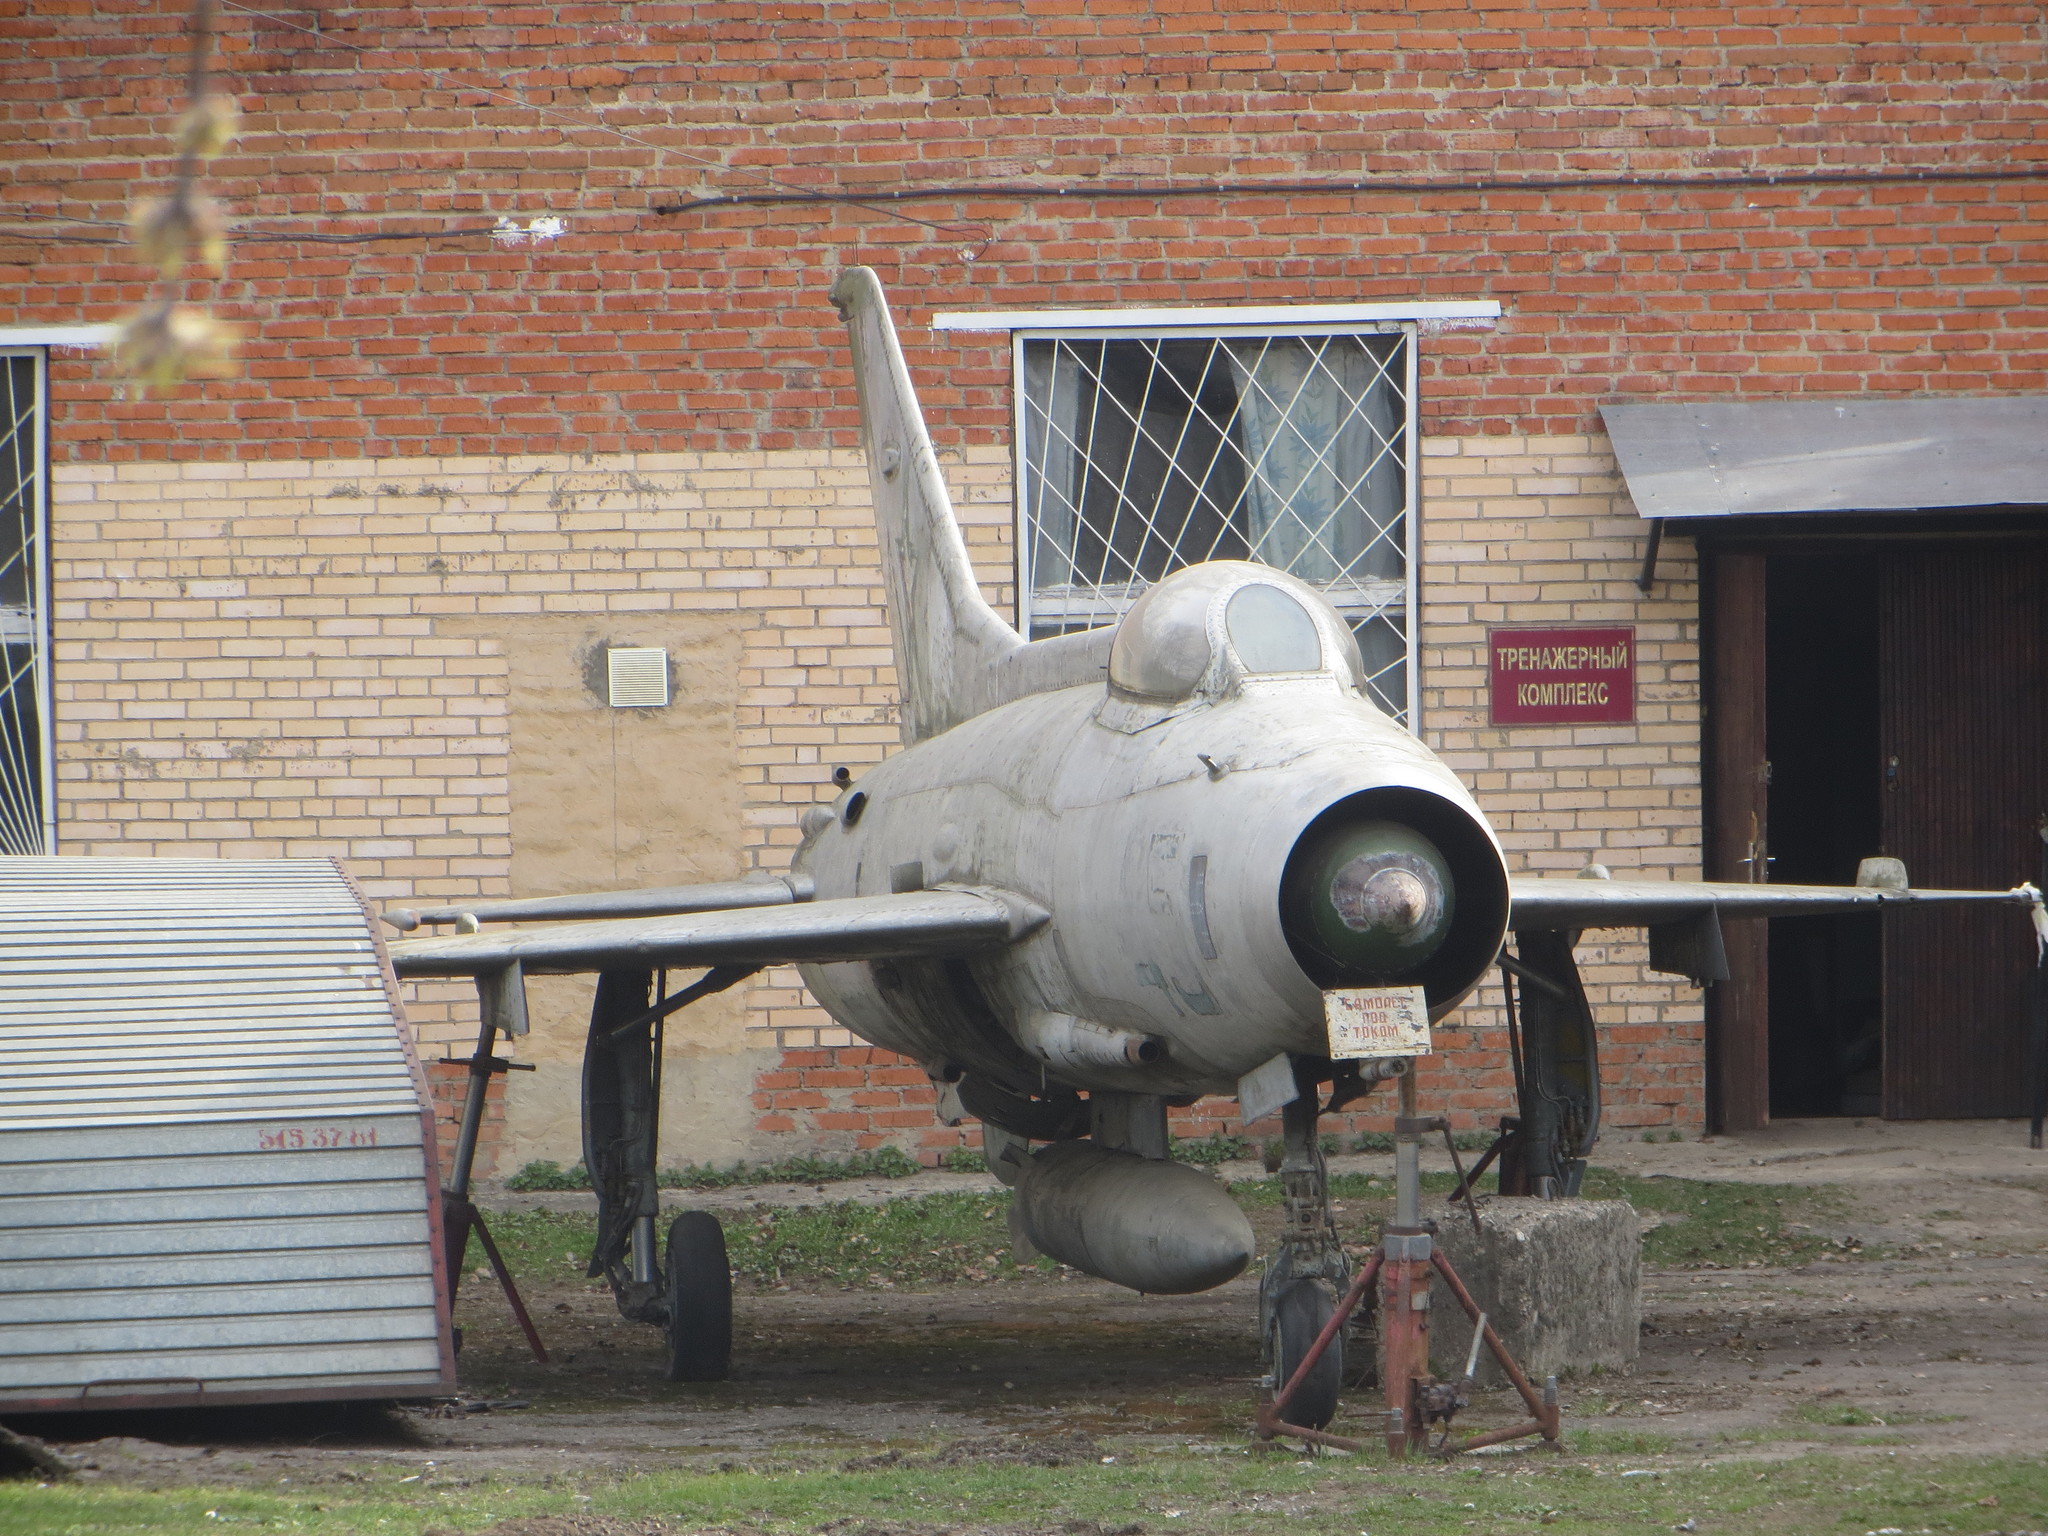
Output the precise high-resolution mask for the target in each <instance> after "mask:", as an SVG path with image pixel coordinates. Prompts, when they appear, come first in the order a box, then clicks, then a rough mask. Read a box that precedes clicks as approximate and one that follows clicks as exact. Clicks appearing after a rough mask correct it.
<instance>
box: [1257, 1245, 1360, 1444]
mask: <svg viewBox="0 0 2048 1536" xmlns="http://www.w3.org/2000/svg"><path fill="white" fill-rule="evenodd" d="M1336 1310H1337V1298H1336V1296H1335V1295H1334V1294H1333V1293H1332V1292H1331V1290H1330V1287H1329V1286H1328V1285H1326V1284H1325V1283H1324V1282H1323V1281H1321V1280H1308V1279H1302V1280H1297V1281H1295V1282H1294V1283H1293V1284H1292V1285H1290V1286H1288V1287H1287V1289H1286V1290H1284V1291H1282V1292H1281V1293H1280V1300H1279V1302H1278V1304H1277V1305H1276V1306H1275V1307H1274V1308H1273V1331H1274V1334H1275V1338H1274V1341H1273V1390H1274V1392H1275V1393H1276V1394H1277V1393H1278V1392H1279V1390H1280V1388H1281V1387H1283V1386H1285V1385H1286V1384H1287V1379H1288V1377H1290V1376H1292V1375H1293V1374H1294V1368H1295V1366H1296V1365H1298V1364H1299V1363H1300V1362H1301V1360H1302V1359H1303V1358H1304V1357H1305V1356H1306V1355H1307V1354H1308V1351H1309V1346H1310V1345H1312V1344H1314V1343H1315V1341H1316V1335H1317V1334H1319V1333H1321V1332H1322V1331H1323V1324H1325V1323H1327V1322H1328V1321H1329V1320H1330V1314H1331V1313H1333V1312H1335V1311H1336ZM1343 1384H1344V1335H1343V1333H1342V1332H1341V1331H1339V1333H1338V1335H1337V1337H1336V1338H1334V1339H1332V1340H1331V1341H1330V1347H1329V1348H1328V1349H1326V1350H1324V1351H1323V1357H1322V1358H1321V1359H1320V1360H1318V1361H1317V1362H1316V1364H1315V1369H1314V1370H1312V1371H1310V1372H1309V1373H1308V1376H1307V1377H1306V1378H1305V1379H1304V1380H1303V1381H1302V1384H1301V1385H1300V1386H1298V1387H1296V1388H1295V1389H1294V1396H1293V1397H1291V1398H1289V1399H1288V1400H1287V1405H1286V1407H1284V1408H1283V1409H1281V1411H1280V1416H1281V1418H1283V1419H1285V1420H1286V1421H1287V1422H1288V1423H1290V1424H1299V1425H1301V1426H1302V1427H1303V1428H1305V1429H1321V1428H1323V1427H1324V1426H1325V1425H1327V1424H1328V1423H1329V1422H1330V1420H1332V1419H1334V1418H1335V1417H1336V1416H1337V1395H1338V1393H1339V1391H1340V1390H1341V1389H1342V1387H1343Z"/></svg>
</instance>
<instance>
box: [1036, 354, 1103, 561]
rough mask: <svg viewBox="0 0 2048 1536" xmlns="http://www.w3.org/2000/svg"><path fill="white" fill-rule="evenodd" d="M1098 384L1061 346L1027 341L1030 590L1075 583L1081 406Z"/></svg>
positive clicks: (1079, 510)
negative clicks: (1031, 588)
mask: <svg viewBox="0 0 2048 1536" xmlns="http://www.w3.org/2000/svg"><path fill="white" fill-rule="evenodd" d="M1096 387H1097V385H1096V381H1095V379H1094V377H1093V376H1091V375H1090V374H1088V373H1087V372H1086V371H1084V370H1083V368H1082V367H1081V360H1080V359H1079V358H1078V357H1076V356H1075V355H1074V354H1073V352H1072V351H1071V350H1070V349H1069V348H1068V347H1067V345H1066V344H1065V343H1064V342H1058V341H1051V342H1026V343H1025V346H1024V401H1025V407H1024V408H1025V410H1026V411H1027V412H1029V420H1028V422H1027V427H1028V430H1027V431H1026V432H1025V434H1024V441H1025V446H1026V451H1027V461H1026V463H1025V466H1024V469H1025V474H1026V475H1027V477H1028V481H1027V484H1026V486H1025V493H1024V514H1025V518H1026V521H1027V522H1028V524H1029V528H1030V534H1031V540H1030V553H1029V560H1030V564H1029V566H1028V567H1027V573H1026V583H1027V586H1028V587H1034V588H1036V587H1064V586H1071V585H1072V584H1073V582H1074V579H1075V577H1074V552H1075V549H1076V547H1077V545H1078V544H1079V540H1080V531H1081V506H1080V501H1081V475H1080V469H1081V464H1082V452H1081V436H1082V433H1083V432H1084V431H1085V430H1086V428H1085V425H1084V423H1083V421H1082V409H1083V406H1084V405H1085V404H1086V403H1087V402H1088V401H1089V400H1090V399H1092V398H1093V395H1094V393H1095V390H1096Z"/></svg>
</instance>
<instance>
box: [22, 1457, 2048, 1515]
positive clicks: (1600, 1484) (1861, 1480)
mask: <svg viewBox="0 0 2048 1536" xmlns="http://www.w3.org/2000/svg"><path fill="white" fill-rule="evenodd" d="M843 1459H844V1452H843V1451H841V1452H839V1453H837V1454H836V1455H835V1456H834V1457H833V1458H832V1459H831V1460H830V1461H829V1462H825V1461H822V1460H820V1459H819V1458H816V1457H813V1458H811V1459H810V1460H809V1461H808V1462H806V1461H800V1460H796V1459H778V1460H775V1461H763V1462H762V1463H761V1464H760V1465H758V1466H751V1467H748V1468H744V1469H739V1470H723V1471H702V1472H699V1471H692V1470H689V1469H676V1468H669V1469H664V1470H661V1471H658V1472H653V1473H646V1474H638V1475H635V1474H630V1473H629V1474H624V1475H621V1474H619V1473H617V1472H614V1471H610V1470H604V1471H593V1472H587V1473H566V1474H565V1473H561V1472H555V1473H549V1474H545V1475H543V1474H539V1473H536V1474H533V1475H532V1476H531V1477H530V1478H528V1479H527V1480H524V1481H518V1480H514V1479H513V1478H511V1477H509V1476H506V1475H504V1474H494V1475H489V1476H485V1477H481V1478H448V1479H445V1480H444V1479H441V1478H439V1477H437V1476H434V1475H426V1476H420V1477H418V1479H417V1480H416V1481H413V1482H410V1483H400V1482H399V1481H398V1479H399V1477H401V1476H410V1475H413V1474H414V1473H417V1472H418V1470H419V1469H418V1467H417V1466H416V1465H415V1466H414V1467H411V1468H404V1467H396V1466H392V1465H390V1464H388V1463H386V1464H382V1465H376V1466H366V1467H364V1468H363V1469H362V1470H363V1479H362V1481H361V1482H360V1483H354V1484H346V1485H334V1484H323V1485H322V1486H318V1487H309V1488H296V1489H292V1490H290V1491H284V1490H276V1489H266V1490H262V1491H257V1490H254V1489H241V1488H227V1487H218V1488H205V1487H200V1488H181V1489H173V1490H168V1491H164V1492H146V1491H142V1490H137V1489H128V1488H120V1487H108V1486H106V1485H104V1484H100V1485H94V1484H58V1485H54V1486H51V1487H47V1488H39V1487H37V1486H36V1485H34V1484H33V1483H25V1482H14V1483H8V1484H0V1530H5V1531H7V1532H8V1533H9V1536H74V1533H82V1532H91V1533H97V1532H115V1531H138V1530H149V1531H152V1532H155V1533H160V1536H197V1533H200V1532H205V1533H208V1536H219V1532H220V1531H221V1529H222V1528H223V1527H240V1528H245V1529H269V1530H282V1531H305V1532H311V1533H314V1536H329V1533H336V1536H338V1533H355V1532H361V1533H365V1536H413V1533H416V1532H419V1531H421V1530H423V1529H425V1528H429V1527H438V1528H440V1529H443V1530H448V1531H463V1532H476V1531H481V1530H485V1529H487V1528H489V1527H490V1526H491V1525H493V1524H495V1523H497V1522H499V1521H503V1520H508V1519H516V1518H520V1517H534V1516H543V1515H555V1516H570V1515H575V1516H583V1517H586V1518H589V1517H596V1518H602V1519H609V1520H614V1521H622V1522H653V1521H659V1522H662V1524H659V1525H649V1526H648V1529H650V1530H672V1531H676V1532H691V1531H704V1530H746V1531H755V1532H776V1533H790V1536H796V1533H809V1532H814V1531H817V1530H819V1529H820V1528H821V1527H823V1528H827V1529H829V1528H831V1527H833V1526H834V1525H835V1524H836V1523H840V1522H844V1523H846V1527H847V1529H849V1530H857V1529H859V1528H860V1526H861V1525H864V1524H866V1523H868V1522H876V1523H878V1524H881V1525H886V1526H887V1527H889V1528H893V1529H896V1530H902V1531H937V1530H940V1529H944V1528H951V1529H955V1530H958V1529H960V1528H961V1527H963V1526H965V1527H967V1528H969V1529H977V1528H978V1529H987V1528H989V1527H1001V1528H1007V1529H1010V1530H1015V1531H1028V1532H1058V1531H1061V1530H1062V1529H1065V1530H1069V1531H1082V1530H1088V1529H1090V1528H1091V1527H1092V1528H1093V1529H1097V1530H1112V1531H1113V1530H1117V1529H1120V1528H1123V1527H1126V1526H1136V1527H1140V1528H1142V1529H1143V1530H1144V1531H1145V1532H1147V1533H1150V1536H1161V1533H1165V1532H1173V1533H1197V1536H1245V1533H1249V1536H1302V1533H1315V1536H1324V1533H1327V1536H1349V1533H1352V1532H1365V1531H1369V1532H1371V1533H1372V1536H1468V1533H1471V1532H1473V1531H1475V1530H1476V1531H1479V1532H1482V1533H1483V1532H1494V1531H1522V1530H1534V1529H1538V1528H1541V1529H1544V1530H1546V1531H1547V1532H1551V1533H1555V1536H1652V1533H1655V1536H1663V1533H1666V1532H1669V1531H1671V1530H1672V1529H1674V1528H1677V1529H1684V1528H1685V1526H1686V1522H1688V1521H1696V1522H1697V1526H1696V1528H1698V1529H1703V1530H1706V1531H1709V1532H1713V1531H1742V1532H1744V1533H1745V1536H1816V1533H1836V1532H1841V1533H1846V1536H1858V1533H1861V1532H1864V1531H1869V1530H1874V1529H1882V1528H1883V1527H1885V1526H1895V1527H1899V1528H1903V1529H1909V1530H1915V1531H1917V1530H1922V1529H1928V1528H1932V1529H1936V1530H1956V1531H1981V1530H1984V1529H1986V1528H1987V1527H1988V1526H1989V1525H1991V1524H1993V1523H1996V1524H1998V1525H2000V1526H2006V1527H2009V1526H2011V1525H2013V1524H2015V1523H2022V1524H2038V1523H2039V1522H2040V1521H2041V1520H2042V1519H2043V1518H2044V1517H2043V1515H2042V1513H2040V1512H2041V1511H2043V1510H2048V1463H2044V1462H2043V1460H2042V1459H2041V1458H2040V1457H2037V1456H2035V1457H2021V1456H2009V1457H2001V1458H1998V1459H1996V1460H1993V1459H1990V1458H1962V1457H1953V1458H1943V1459H1942V1460H1941V1461H1940V1462H1939V1463H1938V1464H1937V1465H1938V1468H1939V1471H1938V1473H1937V1474H1936V1476H1935V1477H1933V1478H1930V1476H1929V1472H1930V1466H1929V1464H1928V1463H1927V1462H1925V1461H1923V1460H1919V1459H1913V1460H1896V1459H1891V1458H1886V1457H1883V1456H1877V1457H1871V1456H1857V1457H1840V1456H1827V1455H1819V1454H1816V1455H1808V1456H1803V1457H1799V1458H1796V1459H1792V1460H1787V1461H1782V1462H1776V1463H1773V1464H1772V1465H1771V1466H1770V1468H1769V1470H1768V1473H1760V1472H1759V1470H1758V1468H1757V1465H1756V1464H1755V1463H1754V1462H1751V1461H1744V1460H1729V1461H1721V1462H1715V1463H1711V1464H1707V1465H1702V1464H1700V1463H1699V1462H1698V1461H1696V1460H1687V1459H1681V1458H1677V1457H1666V1456H1663V1455H1660V1454H1656V1453H1648V1454H1645V1453H1639V1452H1635V1451H1629V1450H1624V1451H1619V1452H1617V1453H1615V1454H1612V1455H1596V1456H1594V1457H1593V1458H1591V1459H1587V1458H1584V1457H1570V1458H1553V1457H1536V1456H1529V1457H1518V1458H1513V1459H1512V1462H1511V1463H1510V1462H1508V1461H1507V1460H1506V1459H1504V1460H1503V1462H1502V1463H1497V1464H1493V1465H1482V1464H1478V1463H1475V1462H1471V1461H1467V1462H1463V1463H1457V1464H1453V1465H1450V1466H1438V1465H1431V1464H1417V1463H1412V1462H1408V1463H1396V1462H1389V1461H1387V1460H1386V1459H1385V1457H1384V1455H1383V1454H1382V1453H1378V1452H1367V1453H1365V1454H1362V1455H1360V1456H1357V1457H1345V1458H1326V1459H1318V1460H1314V1461H1305V1460H1298V1459H1296V1458H1294V1457H1293V1456H1269V1457H1256V1456H1251V1455H1247V1454H1245V1453H1244V1452H1243V1450H1242V1448H1241V1447H1237V1446H1231V1447H1217V1448H1215V1452H1214V1453H1213V1454H1208V1455H1189V1454H1187V1453H1185V1452H1184V1451H1179V1450H1173V1451H1168V1452H1165V1453H1157V1452H1150V1451H1146V1450H1143V1449H1141V1448H1132V1447H1118V1448H1116V1462H1115V1464H1114V1465H1108V1466H1105V1465H1101V1464H1100V1463H1099V1461H1093V1460H1089V1461H1081V1462H1076V1463H1071V1464H1068V1465H1065V1466H1058V1467H1032V1466H1016V1465H993V1464H987V1465H977V1464H974V1463H973V1462H972V1461H971V1460H970V1461H969V1462H968V1464H964V1465H960V1464H954V1465H946V1464H941V1463H943V1462H945V1461H946V1460H948V1459H949V1458H936V1459H933V1458H924V1457H919V1458H916V1459H914V1460H909V1459H907V1460H906V1461H904V1462H902V1463H899V1464H895V1465H889V1466H882V1467H878V1468H876V1469H874V1470H868V1471H859V1472H849V1471H845V1470H843V1469H842V1468H841V1467H840V1465H839V1463H840V1461H842V1460H843ZM1628 1472H1634V1473H1636V1474H1638V1475H1636V1476H1633V1477H1629V1476H1624V1473H1628ZM1993 1510H1996V1511H1997V1513H1995V1514H1994V1513H1992V1511H1993ZM1076 1522H1087V1524H1079V1523H1076Z"/></svg>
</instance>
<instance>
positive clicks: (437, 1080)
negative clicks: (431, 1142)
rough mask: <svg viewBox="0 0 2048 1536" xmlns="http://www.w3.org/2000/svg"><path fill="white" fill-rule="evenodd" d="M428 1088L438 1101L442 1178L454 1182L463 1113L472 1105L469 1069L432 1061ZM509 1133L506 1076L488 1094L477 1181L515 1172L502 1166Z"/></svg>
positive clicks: (473, 1171)
mask: <svg viewBox="0 0 2048 1536" xmlns="http://www.w3.org/2000/svg"><path fill="white" fill-rule="evenodd" d="M426 1068H427V1088H428V1091H429V1092H430V1093H431V1094H432V1095H433V1099H434V1129H435V1131H436V1132H438V1133H439V1138H440V1148H441V1177H442V1178H443V1179H447V1178H452V1177H453V1176H454V1168H455V1138H456V1137H457V1136H458V1135H459V1134H460V1133H461V1130H462V1109H463V1106H464V1105H465V1104H467V1103H468V1102H469V1068H468V1067H467V1066H466V1065H464V1064H462V1063H460V1062H453V1061H443V1060H440V1059H438V1058H433V1057H430V1058H428V1060H427V1062H426ZM504 1130H505V1074H504V1073H502V1072H500V1073H497V1074H495V1075H493V1076H492V1078H491V1080H490V1087H489V1088H488V1090H487V1091H486V1092H485V1094H484V1120H483V1124H482V1125H481V1126H480V1127H479V1128H478V1130H477V1138H476V1161H475V1162H474V1163H472V1164H471V1165H470V1174H471V1176H472V1177H474V1178H479V1179H488V1178H490V1177H492V1176H493V1175H495V1174H500V1173H511V1172H514V1171H515V1170H513V1169H510V1168H500V1167H499V1166H498V1148H499V1144H500V1141H501V1139H502V1136H503V1133H504Z"/></svg>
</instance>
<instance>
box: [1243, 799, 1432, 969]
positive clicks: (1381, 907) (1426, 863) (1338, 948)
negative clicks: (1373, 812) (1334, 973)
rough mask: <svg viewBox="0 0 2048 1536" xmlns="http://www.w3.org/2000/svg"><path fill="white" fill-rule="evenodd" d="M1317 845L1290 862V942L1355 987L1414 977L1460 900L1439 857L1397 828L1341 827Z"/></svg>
mask: <svg viewBox="0 0 2048 1536" xmlns="http://www.w3.org/2000/svg"><path fill="white" fill-rule="evenodd" d="M1315 838H1316V840H1315V843H1314V844H1313V845H1312V846H1310V847H1308V848H1305V849H1303V850H1301V854H1299V855H1297V857H1296V858H1294V859H1293V860H1291V861H1290V862H1289V869H1288V883H1287V889H1286V891H1285V892H1284V893H1283V896H1282V902H1281V910H1282V914H1283V917H1284V920H1285V921H1286V923H1287V925H1288V931H1289V934H1290V936H1292V937H1294V938H1295V939H1297V940H1298V941H1301V942H1305V943H1306V944H1307V945H1308V946H1309V947H1311V948H1313V949H1314V950H1316V951H1318V952H1320V953H1321V954H1322V955H1324V956H1326V957H1327V958H1328V959H1329V960H1331V961H1332V962H1334V963H1335V965H1336V966H1337V967H1338V969H1339V970H1340V971H1341V973H1342V974H1343V976H1344V977H1345V978H1346V979H1347V980H1351V981H1353V982H1392V981H1399V980H1401V979H1402V978H1403V977H1405V976H1408V975H1410V974H1412V973H1413V972H1414V971H1416V970H1417V969H1418V968H1419V967H1420V966H1421V965H1422V964H1423V963H1424V962H1425V961H1427V960H1428V959H1429V957H1430V956H1431V955H1433V954H1435V953H1436V952H1437V950H1438V948H1440V947H1441V946H1442V944H1443V942H1444V940H1445V939H1446V938H1447V937H1448V936H1449V935H1450V931H1451V919H1452V915H1453V909H1454V907H1455V904H1456V901H1455V897H1456V892H1455V888H1454V886H1453V883H1452V880H1451V872H1450V869H1449V866H1448V864H1447V861H1446V860H1445V859H1444V856H1443V854H1442V852H1441V851H1440V850H1439V849H1438V848H1437V846H1436V844H1434V843H1432V842H1431V841H1430V840H1429V839H1428V838H1426V837H1424V836H1423V835H1422V834H1421V833H1419V832H1417V831H1415V830H1414V829H1413V828H1411V827H1404V826H1402V825H1401V824H1400V823H1398V822H1392V821H1363V822H1351V823H1348V824H1346V823H1340V824H1338V825H1337V826H1334V827H1332V828H1330V829H1329V830H1328V831H1327V832H1323V833H1321V834H1315ZM1302 855H1305V857H1304V856H1302Z"/></svg>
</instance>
